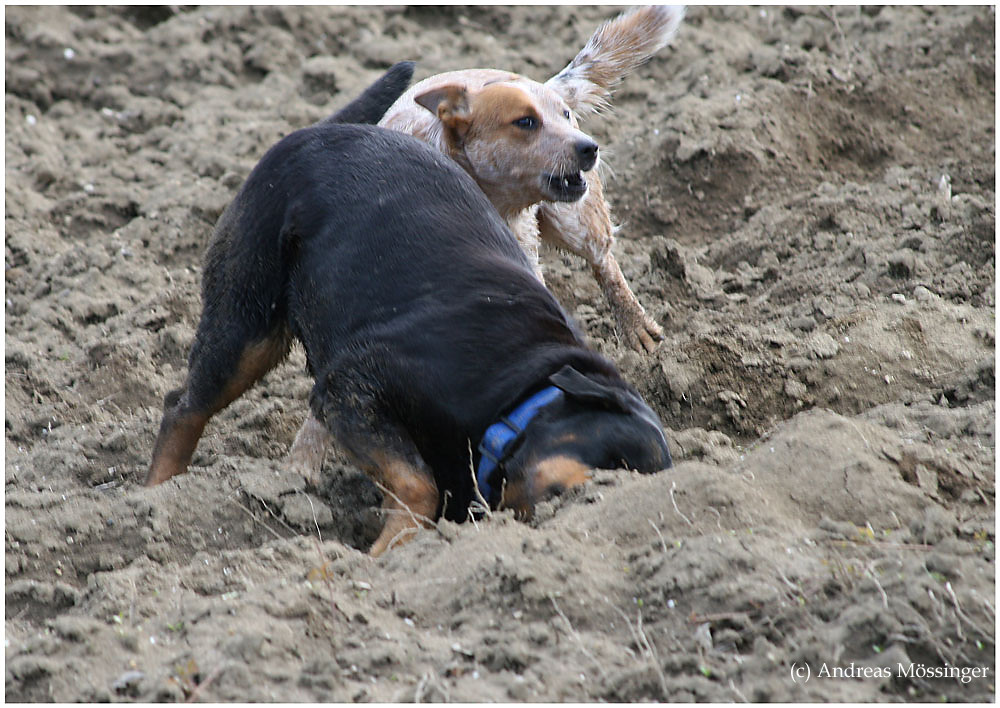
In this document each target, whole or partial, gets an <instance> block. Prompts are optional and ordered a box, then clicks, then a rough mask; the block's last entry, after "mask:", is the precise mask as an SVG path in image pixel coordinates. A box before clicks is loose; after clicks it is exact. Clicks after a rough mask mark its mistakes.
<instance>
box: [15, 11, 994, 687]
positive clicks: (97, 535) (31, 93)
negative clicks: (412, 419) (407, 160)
mask: <svg viewBox="0 0 1000 708" xmlns="http://www.w3.org/2000/svg"><path fill="white" fill-rule="evenodd" d="M614 11H615V10H613V9H608V8H599V7H584V8H570V7H482V6H480V7H472V8H461V7H404V8H376V7H354V8H351V7H305V8H293V7H275V8H265V7H250V8H241V7H221V8H176V7H171V8H153V7H130V8H112V7H98V8H88V7H72V8H65V7H9V8H7V10H6V15H5V17H6V60H7V61H6V94H5V100H6V104H5V105H6V110H5V124H6V163H5V169H6V196H5V206H6V214H5V218H6V222H5V226H6V239H5V266H6V267H5V275H6V307H5V313H6V337H5V344H6V349H5V383H6V389H5V404H6V407H5V426H6V438H5V440H6V458H5V459H6V471H5V507H6V526H5V531H6V534H5V551H6V553H5V561H6V576H5V593H6V617H5V619H6V623H5V630H6V647H5V655H6V669H5V690H6V693H5V695H6V697H7V698H8V700H14V701H36V700H56V701H100V700H116V701H117V700H139V701H159V700H185V699H192V698H194V699H197V700H208V701H403V700H424V701H427V700H453V701H493V700H513V701H593V700H608V701H647V700H671V701H743V700H748V701H798V700H836V701H878V700H886V701H898V700H917V701H937V700H940V699H942V698H943V699H947V700H961V701H983V700H991V699H993V698H994V696H995V676H994V669H995V607H994V604H993V602H994V596H995V552H994V545H993V544H994V543H995V536H994V529H995V516H994V504H995V433H994V426H995V395H994V392H995V366H994V361H995V359H994V356H995V313H994V307H995V299H994V291H995V247H994V234H995V216H996V215H995V173H994V165H995V134H994V126H995V114H994V101H995V64H994V62H995V45H994V26H995V18H994V11H993V9H992V8H987V7H958V8H930V9H928V8H917V7H873V8H863V9H860V10H858V9H854V8H835V9H825V8H818V7H817V8H800V9H782V8H774V7H768V8H764V9H760V8H722V7H712V8H692V9H691V10H690V11H689V13H688V17H687V19H686V20H685V23H684V25H683V26H682V28H681V31H680V34H679V36H678V38H677V40H676V42H675V43H674V45H673V46H672V47H670V48H668V49H666V50H664V51H663V52H662V53H661V54H660V55H659V56H657V57H656V58H654V60H653V61H651V62H650V63H649V64H648V65H646V66H645V67H643V68H642V69H641V70H639V71H638V72H637V73H636V74H635V75H633V76H632V77H630V78H629V79H628V80H627V81H626V83H625V84H624V85H623V86H622V88H621V89H620V90H619V91H618V93H617V96H616V98H615V101H614V103H615V106H616V110H615V112H614V113H613V114H611V115H609V116H606V117H601V118H595V119H591V120H590V121H589V122H588V123H586V124H585V126H584V127H585V128H586V129H587V130H589V131H590V132H591V133H592V134H593V135H594V136H595V137H596V138H597V139H598V140H599V142H600V143H601V145H602V153H603V154H605V156H606V161H607V163H608V164H609V167H610V168H611V169H609V170H608V173H607V191H608V193H609V196H610V198H611V200H612V202H613V204H614V206H615V213H616V216H617V218H618V220H619V221H620V222H621V223H622V229H621V232H620V236H619V241H618V245H617V251H616V254H617V256H618V258H619V260H620V262H621V263H622V266H623V269H624V270H625V273H626V275H627V277H628V278H629V279H630V281H631V283H632V284H633V286H634V288H635V290H636V293H637V295H638V296H639V298H640V299H641V300H642V301H643V303H644V304H645V305H646V307H647V309H648V310H649V311H650V312H651V313H652V314H653V315H655V316H656V318H657V319H658V320H659V321H660V322H662V323H663V325H664V328H665V330H666V333H667V334H666V340H665V341H664V342H663V344H662V346H661V347H660V348H659V350H658V351H657V352H656V353H655V354H653V355H652V356H642V355H639V354H636V353H635V352H632V351H629V350H628V349H627V348H625V347H624V346H623V345H622V343H621V342H620V341H619V339H618V337H617V336H616V334H615V331H614V321H613V318H612V317H611V313H610V312H609V310H608V307H607V304H606V303H605V301H604V300H603V298H602V296H601V293H600V292H599V290H598V288H597V286H596V284H595V283H594V282H593V280H592V278H591V277H590V274H589V270H588V269H587V268H586V267H585V266H584V265H583V264H582V263H581V262H579V261H577V260H575V259H574V258H572V257H570V256H567V255H565V254H562V253H555V252H550V253H546V254H543V260H544V263H545V267H546V272H547V278H548V282H549V285H550V286H551V288H552V289H553V291H554V292H555V293H556V294H557V296H558V297H559V298H560V300H561V301H562V302H563V303H564V304H565V305H566V307H567V308H568V309H569V311H570V312H572V313H573V314H574V316H575V317H576V318H577V320H578V321H579V322H580V324H581V326H582V327H583V328H584V330H585V331H586V332H587V334H588V335H589V337H590V338H591V340H592V343H593V345H594V347H595V348H597V349H598V350H600V351H602V352H604V353H605V354H607V355H608V356H610V357H612V358H613V359H614V360H615V361H616V362H617V363H618V365H619V366H620V368H621V369H622V371H623V373H624V374H625V376H626V378H628V379H629V380H631V381H632V382H634V383H635V384H636V385H637V386H638V388H639V389H640V390H641V391H642V393H643V394H644V395H645V396H646V398H647V399H648V400H649V402H650V403H651V404H652V405H653V406H654V407H655V408H656V409H657V411H658V413H659V414H660V416H661V417H662V419H663V421H664V423H665V425H666V426H667V435H668V438H669V440H670V442H671V445H672V448H673V451H674V453H675V458H676V460H677V463H678V464H677V466H676V467H675V468H674V469H673V470H671V471H668V472H663V473H661V474H657V475H653V476H649V477H640V476H637V475H634V474H630V473H628V472H624V471H615V472H611V471H602V472H596V473H595V475H594V480H593V481H592V482H591V483H588V484H587V485H585V486H584V487H583V488H580V489H577V490H574V491H573V492H571V493H569V494H567V495H565V496H563V497H561V498H559V499H556V500H554V501H552V502H547V503H545V504H543V505H542V507H541V508H540V510H539V513H538V515H537V517H536V519H535V520H534V521H533V522H532V523H530V524H525V523H520V522H518V521H515V520H514V519H512V518H511V517H510V516H508V515H506V514H503V513H499V514H494V515H492V516H491V517H489V518H486V519H483V520H480V521H478V522H477V523H476V524H471V523H470V524H462V525H455V524H451V523H448V522H441V523H440V524H438V526H437V528H436V529H433V530H429V531H426V532H423V533H421V534H420V535H419V536H418V538H417V539H416V540H415V541H414V542H412V543H411V544H409V545H407V546H405V547H403V548H400V549H397V550H394V551H392V552H391V553H389V554H387V555H386V556H385V557H384V558H382V559H380V560H379V561H373V560H371V559H370V558H369V557H368V556H367V555H365V554H364V552H363V551H364V549H365V548H366V547H367V544H369V543H370V542H371V541H372V540H373V539H374V537H375V535H377V533H378V528H379V523H380V520H379V517H378V513H377V510H378V505H379V494H378V492H377V490H376V489H375V488H374V487H373V486H372V485H371V484H370V483H369V482H368V481H367V479H366V478H365V477H364V476H363V475H362V474H360V473H359V472H358V471H357V470H355V469H353V468H352V467H350V466H347V465H344V464H341V463H339V462H337V461H335V460H331V461H330V462H329V463H328V464H327V467H326V470H325V475H324V480H323V482H322V483H321V484H320V485H319V486H318V487H312V486H307V485H306V483H305V482H304V481H303V480H302V479H300V478H298V477H296V476H295V475H293V474H290V473H289V472H288V471H286V470H285V468H284V465H283V457H284V454H285V452H286V451H287V449H288V446H289V445H290V443H291V441H292V439H293V437H294V434H295V430H296V429H297V427H298V425H299V424H300V423H301V421H302V420H303V418H304V417H305V415H306V407H307V406H306V400H307V395H308V391H309V388H310V385H311V384H310V381H309V379H308V377H307V376H306V374H305V373H304V359H303V356H302V354H301V351H299V350H296V351H294V352H293V354H292V356H291V357H290V359H289V362H288V363H286V364H285V365H283V366H282V367H281V368H279V369H278V370H276V371H275V372H273V373H272V374H270V375H269V376H268V377H267V378H266V379H265V381H264V382H263V383H262V384H261V385H260V386H258V387H257V388H256V389H254V390H253V391H252V392H251V393H250V394H248V395H246V396H244V397H243V398H242V399H240V400H239V401H237V402H236V403H234V404H233V405H232V406H230V407H229V408H228V409H227V410H226V411H224V412H223V413H221V414H220V415H219V416H217V417H216V418H215V419H213V421H212V422H211V424H210V425H209V428H208V430H207V433H206V435H205V437H204V438H203V439H202V441H201V443H200V445H199V448H198V452H197V454H196V456H195V460H194V464H193V466H192V470H191V473H190V474H188V475H185V476H183V477H181V478H178V479H176V480H175V481H172V482H170V483H169V484H166V485H162V486H161V487H158V488H155V489H151V490H147V489H144V488H142V487H141V486H140V485H139V481H140V480H141V479H142V477H143V475H144V473H145V469H146V466H147V465H148V461H149V454H150V449H151V446H152V442H153V437H154V435H155V432H156V430H157V427H158V424H159V417H160V414H161V401H162V397H163V395H164V394H165V393H166V392H167V391H168V390H170V389H172V388H175V387H176V386H178V385H179V384H180V383H181V381H182V380H183V376H184V372H185V368H186V355H187V349H188V346H189V345H190V342H191V339H192V336H193V332H194V327H195V325H196V323H197V318H198V315H199V312H200V303H199V283H200V268H201V265H200V264H201V254H202V251H203V249H204V247H205V244H206V242H207V240H208V238H209V236H210V234H211V229H212V226H213V224H214V222H215V220H216V219H217V218H218V216H219V215H220V214H221V212H222V210H223V209H224V208H225V206H226V204H227V203H228V202H229V200H230V199H231V198H232V197H233V195H234V194H235V192H236V190H237V189H238V188H239V185H240V184H241V183H242V180H243V179H244V178H245V176H246V175H247V174H248V173H249V171H250V169H251V168H252V167H253V165H254V164H255V163H256V161H257V160H258V159H259V158H260V156H261V155H262V154H263V153H264V151H265V150H266V149H267V148H268V147H269V146H270V145H271V144H273V143H274V142H275V141H276V140H277V139H278V138H280V137H281V136H282V135H285V134H287V133H288V132H290V131H292V130H295V129H297V128H299V127H302V126H305V125H307V124H309V123H311V122H313V121H316V120H318V119H320V118H323V117H324V116H326V115H328V114H329V113H330V112H332V111H333V110H334V109H335V108H336V107H338V106H340V105H342V104H343V103H345V102H346V101H347V100H348V99H349V98H350V97H352V96H354V95H356V94H357V93H358V92H359V91H360V90H361V89H362V88H363V87H364V86H366V85H367V84H368V83H369V82H370V81H372V80H373V79H374V78H375V77H376V76H378V75H379V74H380V73H381V72H382V71H383V70H384V69H385V68H386V67H388V66H389V65H390V64H392V63H393V62H395V61H398V60H402V59H414V60H417V61H418V69H417V78H418V79H419V78H423V77H424V76H428V75H430V74H432V73H437V72H440V71H446V70H452V69H458V68H467V67H477V66H492V67H499V68H508V69H511V70H514V71H519V72H522V73H525V74H528V75H531V76H533V77H536V78H540V79H544V78H546V77H548V76H550V75H552V74H553V73H554V72H555V71H557V70H558V69H560V68H561V67H562V66H563V65H564V64H565V62H566V61H567V60H568V59H569V58H571V57H572V56H573V55H574V54H575V52H576V51H577V50H578V49H579V47H580V46H581V45H582V43H583V42H584V41H585V40H586V38H587V37H588V36H589V34H590V32H591V31H592V30H593V29H594V28H595V27H596V26H597V24H598V23H599V22H601V21H603V20H604V19H606V18H608V17H610V16H611V15H613V14H614ZM456 38H457V41H456ZM804 666H808V667H809V669H810V671H811V680H809V681H804V680H802V679H803V675H802V674H796V671H801V669H802V667H804ZM824 667H826V669H827V674H826V675H825V676H824V675H823V673H822V671H823V668H824ZM900 667H902V668H900ZM907 667H918V668H916V669H915V670H911V671H908V672H907V671H904V670H903V669H906V668H907ZM919 667H924V669H926V670H923V672H921V671H922V670H921V669H920V668H919ZM928 667H929V668H928ZM941 667H953V669H954V668H955V667H957V669H961V670H968V671H971V670H973V669H976V670H981V671H980V673H979V674H978V675H976V676H973V677H967V678H968V680H965V681H963V680H962V678H961V677H955V676H954V675H952V676H951V677H948V678H941V677H940V673H938V674H937V677H936V676H935V674H934V673H928V671H929V670H930V669H935V670H939V669H940V668H941ZM836 669H839V670H840V672H841V675H843V672H844V671H851V672H853V675H854V676H856V677H858V678H839V679H838V678H831V677H830V676H831V674H835V673H836V672H835V671H834V670H836ZM982 671H985V677H983V673H982ZM861 674H864V677H859V676H861Z"/></svg>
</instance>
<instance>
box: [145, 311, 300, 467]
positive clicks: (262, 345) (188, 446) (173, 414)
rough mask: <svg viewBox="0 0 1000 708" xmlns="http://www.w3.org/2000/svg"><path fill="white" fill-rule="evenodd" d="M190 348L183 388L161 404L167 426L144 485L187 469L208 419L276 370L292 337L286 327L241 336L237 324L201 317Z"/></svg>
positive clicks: (158, 439)
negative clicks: (188, 365)
mask: <svg viewBox="0 0 1000 708" xmlns="http://www.w3.org/2000/svg"><path fill="white" fill-rule="evenodd" d="M198 329H199V331H198V336H197V338H196V340H195V344H194V346H193V347H192V348H191V358H190V362H191V363H190V370H189V372H188V378H187V381H186V382H185V385H184V387H183V388H181V389H178V390H176V391H171V392H170V393H169V394H167V396H166V398H165V399H164V402H163V422H162V423H161V424H160V432H159V435H158V436H157V438H156V444H155V445H154V447H153V461H152V463H151V464H150V467H149V474H148V475H147V476H146V486H152V485H155V484H160V483H161V482H165V481H167V480H168V479H170V478H171V477H173V476H174V475H176V474H180V473H182V472H186V471H187V467H188V465H189V464H190V462H191V457H192V455H193V454H194V449H195V446H196V445H197V444H198V440H199V438H201V434H202V431H203V430H204V429H205V424H206V423H207V422H208V420H209V418H211V417H212V416H213V415H215V414H216V413H218V412H219V411H220V410H222V409H223V408H225V407H226V406H228V405H229V404H230V403H232V402H233V401H234V400H236V399H237V398H239V396H240V395H241V394H242V393H243V392H244V391H246V390H247V389H248V388H250V387H251V386H252V385H253V384H254V383H256V382H257V381H258V380H260V378H261V377H263V376H264V374H266V373H267V372H268V371H270V370H271V369H273V368H274V367H275V366H276V365H277V364H278V363H279V362H280V361H281V360H282V359H283V358H284V357H285V355H286V354H287V353H288V348H289V344H290V343H291V338H290V337H289V335H288V334H287V332H286V331H285V329H284V327H280V328H277V329H276V331H274V332H272V333H270V334H267V335H265V336H263V337H253V336H250V337H245V338H244V337H241V336H240V335H241V334H242V333H243V332H241V331H240V327H239V325H236V324H234V323H233V322H225V323H220V322H214V323H213V322H211V321H210V322H209V323H208V324H206V318H205V317H204V316H203V317H202V321H201V324H200V325H199V328H198Z"/></svg>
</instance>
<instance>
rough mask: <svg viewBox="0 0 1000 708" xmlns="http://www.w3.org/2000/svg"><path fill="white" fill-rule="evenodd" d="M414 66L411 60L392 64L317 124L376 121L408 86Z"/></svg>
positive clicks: (380, 118)
mask: <svg viewBox="0 0 1000 708" xmlns="http://www.w3.org/2000/svg"><path fill="white" fill-rule="evenodd" d="M414 66H416V65H415V64H414V63H413V62H412V61H401V62H399V63H398V64H393V65H392V66H391V67H389V70H388V71H387V72H385V73H384V74H383V75H382V77H381V78H380V79H378V80H377V81H376V82H375V83H373V84H372V85H371V86H369V87H368V88H367V89H365V92H364V93H362V94H361V95H360V96H358V97H357V98H356V99H354V100H353V101H351V102H350V103H348V104H347V105H346V106H344V107H343V108H341V109H340V110H339V111H337V112H336V113H334V114H333V115H332V116H330V117H329V118H324V119H323V120H321V121H320V122H319V123H317V125H330V124H331V123H378V122H379V121H380V120H382V116H383V115H385V112H386V111H387V110H389V106H391V105H392V104H393V103H395V102H396V99H397V98H399V97H400V96H402V95H403V92H404V91H406V89H407V88H408V87H409V85H410V79H411V78H412V77H413V67H414Z"/></svg>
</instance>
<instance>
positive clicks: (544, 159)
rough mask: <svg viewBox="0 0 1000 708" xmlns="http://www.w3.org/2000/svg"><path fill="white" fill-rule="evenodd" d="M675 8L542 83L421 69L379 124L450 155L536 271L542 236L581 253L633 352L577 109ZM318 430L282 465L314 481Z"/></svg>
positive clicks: (605, 39)
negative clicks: (419, 77) (420, 74)
mask: <svg viewBox="0 0 1000 708" xmlns="http://www.w3.org/2000/svg"><path fill="white" fill-rule="evenodd" d="M683 17H684V7H683V6H653V7H639V8H634V9H632V10H629V11H627V12H624V13H622V14H621V15H619V16H618V17H616V18H614V19H612V20H610V21H608V22H606V23H605V24H603V25H602V26H601V27H599V28H598V29H597V31H596V32H595V33H594V34H593V36H591V38H590V40H589V41H588V42H587V44H586V46H584V48H583V49H582V50H580V52H579V53H578V54H577V55H576V57H575V58H574V59H573V61H571V62H570V63H569V64H568V65H567V66H566V67H565V68H564V69H563V70H562V71H560V72H559V73H558V74H556V75H555V76H553V77H552V78H551V79H549V80H548V81H546V82H545V83H544V84H542V83H539V82H537V81H533V80H532V79H529V78H527V77H524V76H520V75H519V74H514V73H511V72H509V71H500V70H497V69H466V70H463V71H451V72H447V73H444V74H437V75H435V76H431V77H429V78H427V79H424V80H423V81H421V82H419V83H417V84H415V85H414V86H412V87H411V88H410V89H409V90H407V91H406V92H405V93H404V94H403V95H402V96H400V98H399V99H398V100H397V101H396V102H395V103H394V104H393V105H392V106H391V107H390V108H389V110H388V111H386V113H385V116H384V117H383V118H382V120H381V122H380V125H382V126H383V127H387V128H391V129H393V130H398V131H401V132H404V133H409V134H411V135H413V136H415V137H417V138H420V139H422V140H424V141H425V142H427V143H429V144H430V145H433V146H434V147H436V148H438V149H439V150H441V151H442V152H444V153H445V154H447V155H449V156H451V157H452V158H453V159H454V160H455V161H456V162H457V163H458V164H459V165H461V166H462V167H463V168H464V169H465V170H466V172H468V173H469V174H470V175H471V176H472V177H473V178H474V179H475V180H476V182H477V183H478V184H479V186H480V188H481V189H482V190H483V192H484V193H485V194H486V196H487V197H488V198H489V199H490V201H491V202H492V203H493V205H494V206H496V208H497V211H498V212H500V215H501V216H502V217H503V218H504V219H505V220H506V222H507V225H508V226H509V227H510V229H511V231H513V232H514V234H515V235H516V236H517V238H518V241H519V242H520V244H521V246H522V247H523V248H524V250H525V252H526V253H527V254H528V256H529V258H530V259H531V260H532V263H533V265H534V268H535V272H536V274H537V275H538V277H539V279H541V280H543V276H542V270H541V267H540V265H539V263H538V248H539V245H540V243H541V241H542V240H545V241H546V242H548V243H550V244H553V245H555V246H557V247H560V248H564V249H566V250H568V251H570V252H571V253H575V254H577V255H578V256H581V257H583V258H584V259H585V260H586V261H587V263H589V264H590V267H591V270H592V271H593V273H594V277H595V278H596V280H597V282H598V283H599V284H600V286H601V289H602V290H603V291H604V295H605V297H606V298H607V300H608V302H609V303H610V304H611V308H612V311H613V312H614V315H615V319H616V320H617V322H618V327H619V328H620V330H621V334H622V336H623V337H624V338H625V341H626V342H627V343H628V344H629V346H631V347H632V348H633V349H636V350H638V351H645V352H652V351H653V350H654V349H655V348H656V346H657V342H658V341H659V340H661V339H662V338H663V331H662V330H661V328H660V326H659V325H658V324H657V323H656V322H655V321H654V320H653V319H652V318H651V317H650V316H649V315H647V314H646V311H645V310H644V309H643V307H642V305H641V304H639V301H638V299H636V297H635V294H634V293H633V292H632V289H631V288H630V287H629V285H628V282H627V281H626V280H625V276H624V274H623V273H622V271H621V268H620V267H619V265H618V262H617V261H616V260H615V257H614V254H613V253H612V250H611V247H612V245H613V244H614V232H615V227H614V226H613V224H612V221H611V214H610V209H609V207H608V204H607V202H606V201H605V199H604V190H603V187H602V185H601V180H600V177H598V174H597V166H598V152H599V151H598V146H597V144H596V143H595V142H594V140H593V139H592V138H591V137H590V136H588V135H587V134H585V133H583V132H582V131H581V130H580V129H579V125H578V116H582V115H586V114H589V113H593V112H596V111H600V110H602V109H605V108H607V107H608V106H609V103H608V99H609V98H610V95H611V90H612V89H613V88H614V87H615V86H616V85H617V84H618V83H620V82H621V80H622V79H623V78H625V76H627V75H628V74H629V73H630V72H631V71H633V70H634V69H635V68H637V67H638V66H640V65H641V64H643V63H644V62H646V61H647V60H648V59H649V58H650V57H652V56H653V55H654V54H655V53H656V52H657V51H659V50H660V49H662V48H663V47H665V46H666V45H667V44H669V43H670V41H671V40H672V39H673V37H674V35H675V34H676V32H677V28H678V27H679V25H680V23H681V20H682V19H683ZM328 437H329V436H328V434H327V433H326V429H325V427H324V426H323V424H322V423H321V422H319V421H317V420H316V419H315V418H313V417H311V416H310V418H308V419H307V420H306V422H305V423H304V424H303V426H302V428H301V430H300V431H299V433H298V435H297V436H296V438H295V442H294V443H293V445H292V449H291V451H290V453H289V462H290V464H291V465H292V467H293V468H294V469H296V470H297V471H299V472H300V473H302V474H303V475H304V476H305V477H306V478H307V479H310V480H313V481H315V480H316V478H317V475H318V474H319V471H320V469H321V468H322V464H323V458H324V457H325V454H326V447H327V443H328Z"/></svg>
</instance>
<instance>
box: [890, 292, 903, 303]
mask: <svg viewBox="0 0 1000 708" xmlns="http://www.w3.org/2000/svg"><path fill="white" fill-rule="evenodd" d="M891 297H892V301H893V302H898V303H899V304H900V305H902V304H904V303H905V302H906V295H904V294H903V293H893V294H892V296H891Z"/></svg>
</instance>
